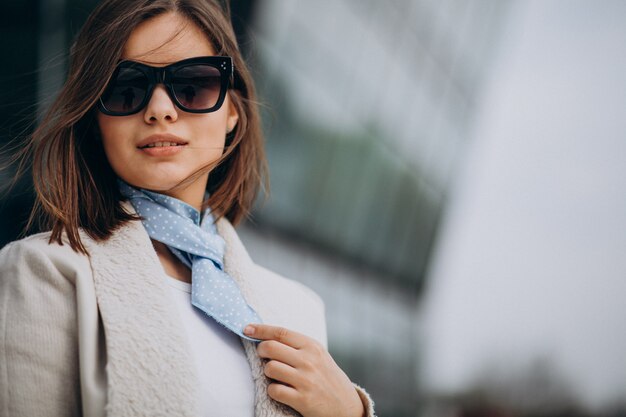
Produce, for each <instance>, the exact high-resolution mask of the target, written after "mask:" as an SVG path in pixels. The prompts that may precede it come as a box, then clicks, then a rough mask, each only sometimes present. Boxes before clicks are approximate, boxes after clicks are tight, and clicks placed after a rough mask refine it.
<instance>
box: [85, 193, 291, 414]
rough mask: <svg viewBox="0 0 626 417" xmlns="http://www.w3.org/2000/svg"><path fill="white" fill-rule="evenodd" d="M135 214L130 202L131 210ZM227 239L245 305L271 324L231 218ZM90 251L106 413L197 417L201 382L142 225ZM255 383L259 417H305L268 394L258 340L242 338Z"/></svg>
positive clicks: (228, 265) (229, 263)
mask: <svg viewBox="0 0 626 417" xmlns="http://www.w3.org/2000/svg"><path fill="white" fill-rule="evenodd" d="M126 208H127V209H128V210H129V211H132V207H131V206H130V205H126ZM217 228H218V232H219V233H220V235H221V236H222V237H223V238H224V240H225V241H226V253H225V256H224V266H225V269H226V272H227V273H228V274H229V275H230V276H231V277H232V278H233V279H234V280H235V282H236V283H237V285H238V286H239V288H240V290H241V292H242V295H243V296H244V298H245V299H246V302H248V304H250V306H252V307H253V308H254V309H255V311H256V312H257V313H258V314H259V316H260V317H261V318H262V319H263V320H264V321H267V320H268V319H271V317H270V316H271V309H269V308H268V306H269V305H268V304H267V302H268V300H262V299H260V298H259V297H257V294H256V292H255V291H254V284H253V282H252V281H254V280H251V278H253V277H254V274H255V266H254V264H253V262H252V260H251V259H250V257H249V256H248V254H247V252H246V250H245V248H244V247H243V244H242V243H241V241H240V240H239V237H238V236H237V234H236V232H235V230H234V229H233V227H232V226H231V224H230V223H229V222H228V221H227V220H226V219H221V220H220V221H219V222H218V223H217ZM84 242H85V245H86V246H87V249H88V250H89V252H90V254H91V265H92V268H93V276H94V283H95V288H96V297H97V300H98V306H99V309H100V313H101V316H102V322H103V326H104V332H105V340H106V350H107V365H106V373H107V378H108V399H107V401H108V403H107V407H106V408H107V415H108V416H113V417H118V416H120V417H121V416H128V415H133V416H185V417H186V416H190V417H191V416H197V415H199V414H200V413H199V412H198V410H197V409H196V407H197V404H196V398H198V395H197V389H198V385H197V383H196V381H197V375H196V369H194V367H193V364H192V360H191V350H190V347H189V346H188V344H187V340H186V337H185V334H184V329H183V328H182V327H180V326H179V325H178V323H177V321H176V320H175V317H176V314H177V312H176V310H175V307H174V306H173V305H172V303H170V300H169V298H168V294H167V287H166V284H165V282H164V281H163V279H162V275H163V269H162V266H161V264H160V262H159V260H158V257H157V255H156V253H155V251H154V249H153V247H152V244H151V242H150V238H149V236H148V234H147V233H146V231H145V229H144V228H143V225H142V224H141V222H139V221H132V222H129V223H128V224H127V225H125V226H123V227H121V228H120V229H119V230H118V231H117V232H116V233H114V234H113V236H112V237H111V238H110V239H108V240H107V241H106V242H102V243H96V242H93V241H92V240H91V239H88V238H86V239H84ZM241 341H242V344H243V347H244V350H245V353H246V357H247V359H248V362H249V364H250V369H251V371H252V378H253V380H254V385H255V416H256V417H293V416H299V415H300V414H299V413H297V412H296V411H294V410H293V409H291V408H290V407H287V406H285V405H283V404H281V403H278V402H276V401H274V400H272V399H271V398H270V397H269V396H268V395H267V385H268V379H267V377H266V376H265V375H264V373H263V362H262V359H261V358H260V357H259V356H258V355H257V352H256V343H255V342H251V341H249V340H245V339H241Z"/></svg>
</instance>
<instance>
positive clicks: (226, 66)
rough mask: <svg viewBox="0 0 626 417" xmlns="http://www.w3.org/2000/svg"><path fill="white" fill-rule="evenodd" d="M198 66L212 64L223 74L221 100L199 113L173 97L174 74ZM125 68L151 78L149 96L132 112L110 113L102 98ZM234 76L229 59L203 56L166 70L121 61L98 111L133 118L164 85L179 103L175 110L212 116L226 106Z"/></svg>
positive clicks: (164, 68)
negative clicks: (157, 86)
mask: <svg viewBox="0 0 626 417" xmlns="http://www.w3.org/2000/svg"><path fill="white" fill-rule="evenodd" d="M197 64H206V65H209V66H211V67H213V68H216V69H217V70H218V71H219V72H220V93H219V97H218V99H217V102H216V103H215V105H214V106H213V107H210V108H208V109H199V110H198V109H190V108H188V107H185V106H184V105H183V104H182V103H181V102H180V101H179V100H178V98H176V94H174V87H173V86H172V76H173V75H174V73H175V72H176V71H178V70H179V69H181V68H184V67H187V66H190V65H197ZM123 68H133V69H136V70H138V71H140V72H142V73H143V74H144V75H145V76H146V77H147V78H148V88H147V90H146V94H145V96H144V98H143V100H142V101H141V103H140V104H139V106H137V109H135V110H132V111H129V112H116V111H111V110H109V109H107V108H106V106H105V104H104V102H103V100H102V97H104V96H105V95H106V94H107V91H108V90H109V89H110V88H111V87H112V86H113V85H114V82H115V80H116V79H117V75H118V74H119V72H120V70H121V69H123ZM233 73H234V69H233V63H232V58H231V57H229V56H200V57H194V58H188V59H183V60H182V61H177V62H174V63H172V64H170V65H167V66H165V67H153V66H150V65H146V64H142V63H140V62H136V61H122V62H120V63H119V64H118V65H117V67H116V68H115V71H113V75H112V76H111V79H110V80H109V82H108V84H107V86H106V88H105V90H104V94H103V95H102V96H101V97H100V98H99V99H98V108H99V109H100V111H101V112H102V113H104V114H106V115H109V116H130V115H131V114H136V113H139V112H140V111H141V110H143V109H144V108H145V107H146V105H147V104H148V103H149V102H150V99H151V98H152V93H153V92H154V87H156V85H157V84H163V85H164V86H165V89H166V90H167V94H168V95H169V97H170V99H171V100H172V102H173V103H174V104H176V107H178V108H179V109H181V110H183V111H185V112H188V113H211V112H214V111H217V110H219V108H220V107H222V104H224V99H225V98H226V91H227V90H228V88H229V87H230V81H231V78H232V77H233V75H234V74H233Z"/></svg>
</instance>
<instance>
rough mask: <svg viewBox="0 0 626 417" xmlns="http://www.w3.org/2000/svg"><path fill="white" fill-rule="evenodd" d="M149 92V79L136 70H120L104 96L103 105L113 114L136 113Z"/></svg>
mask: <svg viewBox="0 0 626 417" xmlns="http://www.w3.org/2000/svg"><path fill="white" fill-rule="evenodd" d="M147 91H148V78H147V77H146V75H145V74H144V73H143V72H141V71H139V70H137V69H135V68H120V70H119V71H118V73H117V76H116V77H115V79H114V80H112V81H111V83H110V84H109V87H108V88H107V90H106V92H105V93H104V95H103V96H102V104H104V107H106V109H107V110H108V111H110V112H113V113H130V112H134V111H136V110H137V109H138V108H139V106H140V105H141V102H142V101H143V99H144V98H145V96H146V92H147Z"/></svg>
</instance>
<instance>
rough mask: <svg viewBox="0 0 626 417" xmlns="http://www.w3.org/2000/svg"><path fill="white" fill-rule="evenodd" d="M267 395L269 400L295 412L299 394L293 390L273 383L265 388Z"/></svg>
mask: <svg viewBox="0 0 626 417" xmlns="http://www.w3.org/2000/svg"><path fill="white" fill-rule="evenodd" d="M267 395H269V396H270V398H272V399H274V400H276V401H278V402H280V403H283V404H287V405H288V406H290V407H291V408H293V409H296V410H297V405H298V401H299V399H300V393H299V392H298V391H297V390H296V389H295V388H293V387H290V386H287V385H284V384H281V383H277V382H273V383H271V384H269V385H268V386H267Z"/></svg>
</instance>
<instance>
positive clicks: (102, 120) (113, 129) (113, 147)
mask: <svg viewBox="0 0 626 417" xmlns="http://www.w3.org/2000/svg"><path fill="white" fill-rule="evenodd" d="M97 120H98V127H99V129H100V137H101V139H102V147H103V148H104V153H105V155H106V157H107V160H108V161H109V164H111V166H113V167H115V165H116V162H117V160H118V159H120V155H119V154H120V150H121V149H122V147H121V146H119V145H120V144H121V142H122V141H123V140H124V132H125V131H128V129H126V128H125V127H124V123H123V122H122V121H121V120H111V117H108V116H105V115H102V114H99V115H98V117H97Z"/></svg>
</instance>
